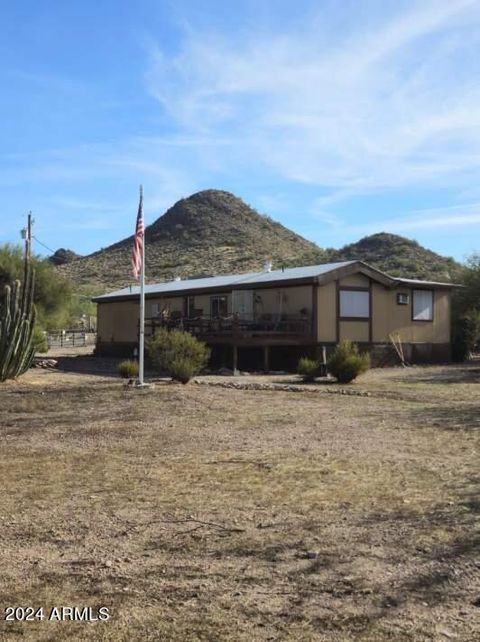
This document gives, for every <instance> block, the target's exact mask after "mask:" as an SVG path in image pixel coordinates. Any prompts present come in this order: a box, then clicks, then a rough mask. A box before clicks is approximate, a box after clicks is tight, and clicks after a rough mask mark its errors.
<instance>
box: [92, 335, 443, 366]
mask: <svg viewBox="0 0 480 642" xmlns="http://www.w3.org/2000/svg"><path fill="white" fill-rule="evenodd" d="M358 345H359V348H360V350H361V351H368V352H369V353H370V355H371V358H372V366H373V367H386V366H394V365H398V363H399V359H398V356H397V355H396V352H395V350H394V348H393V346H392V345H391V344H390V343H359V344H358ZM323 346H325V348H326V354H327V357H328V356H330V354H331V353H332V351H333V350H334V348H335V344H334V343H318V344H313V343H312V344H304V345H298V344H294V345H288V344H286V345H268V344H263V345H259V344H258V343H257V344H255V345H245V344H241V345H237V346H235V347H236V356H235V357H234V354H233V353H234V346H233V344H214V345H211V346H210V348H211V359H210V364H211V366H212V367H222V366H223V367H227V368H232V366H233V365H235V366H236V367H237V368H238V369H239V370H250V371H252V370H264V369H269V370H287V371H290V372H295V371H296V368H297V363H298V360H299V359H300V357H310V358H312V359H313V358H321V356H322V348H323ZM137 347H138V344H137V343H134V342H119V341H116V342H106V341H99V342H97V345H96V348H95V354H97V355H101V356H112V357H130V358H132V357H133V356H134V352H135V350H136V348H137ZM402 348H403V354H404V358H405V361H407V362H408V363H418V364H421V363H445V362H448V361H450V360H451V345H450V343H404V344H402ZM234 359H235V363H234Z"/></svg>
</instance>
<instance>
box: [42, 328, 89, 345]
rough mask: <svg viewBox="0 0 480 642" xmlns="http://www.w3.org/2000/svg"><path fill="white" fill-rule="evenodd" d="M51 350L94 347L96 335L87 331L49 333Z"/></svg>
mask: <svg viewBox="0 0 480 642" xmlns="http://www.w3.org/2000/svg"><path fill="white" fill-rule="evenodd" d="M47 343H48V347H49V348H64V347H69V348H75V347H83V346H88V345H93V344H94V343H95V334H94V333H93V332H85V330H55V331H51V332H48V333H47Z"/></svg>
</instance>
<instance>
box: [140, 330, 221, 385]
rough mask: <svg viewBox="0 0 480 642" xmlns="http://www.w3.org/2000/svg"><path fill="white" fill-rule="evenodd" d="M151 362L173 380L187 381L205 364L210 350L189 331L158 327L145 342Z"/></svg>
mask: <svg viewBox="0 0 480 642" xmlns="http://www.w3.org/2000/svg"><path fill="white" fill-rule="evenodd" d="M147 350H148V356H149V357H150V360H151V362H152V364H153V365H154V366H155V367H156V368H158V369H159V370H161V371H162V372H166V373H167V374H169V375H170V376H171V377H172V378H173V379H174V380H175V381H181V382H182V383H187V382H188V381H189V380H190V379H191V378H192V377H194V376H195V375H196V374H198V373H199V372H201V371H202V370H203V368H205V366H206V365H207V362H208V359H209V357H210V350H209V349H208V348H207V346H206V345H205V344H204V343H202V342H201V341H199V340H198V339H197V338H196V337H194V336H192V335H191V334H190V333H189V332H182V331H180V330H166V329H165V328H160V329H159V330H157V331H156V332H155V336H154V337H153V338H152V339H150V341H149V342H148V344H147Z"/></svg>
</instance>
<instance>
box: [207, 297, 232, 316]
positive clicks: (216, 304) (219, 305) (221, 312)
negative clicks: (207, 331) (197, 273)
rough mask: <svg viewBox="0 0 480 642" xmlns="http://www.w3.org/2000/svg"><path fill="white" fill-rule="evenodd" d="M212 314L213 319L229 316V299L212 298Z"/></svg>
mask: <svg viewBox="0 0 480 642" xmlns="http://www.w3.org/2000/svg"><path fill="white" fill-rule="evenodd" d="M210 314H211V316H212V319H217V318H218V317H226V316H228V299H227V297H226V296H212V297H210Z"/></svg>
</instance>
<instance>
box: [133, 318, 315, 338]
mask: <svg viewBox="0 0 480 642" xmlns="http://www.w3.org/2000/svg"><path fill="white" fill-rule="evenodd" d="M161 327H164V328H169V329H178V330H184V331H186V332H190V333H191V334H193V335H194V336H198V337H201V338H203V339H209V338H215V337H225V338H226V337H232V338H239V339H240V338H247V337H248V338H250V337H307V336H309V335H311V334H312V319H311V318H310V317H305V316H303V317H298V316H287V315H283V316H282V317H281V318H277V319H275V318H271V319H270V318H259V319H254V318H247V319H245V318H239V317H237V316H229V317H218V318H211V317H206V316H202V317H197V318H186V317H180V318H169V319H161V318H152V319H146V320H145V333H146V334H147V335H149V334H150V335H152V334H154V333H155V329H156V328H161Z"/></svg>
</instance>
